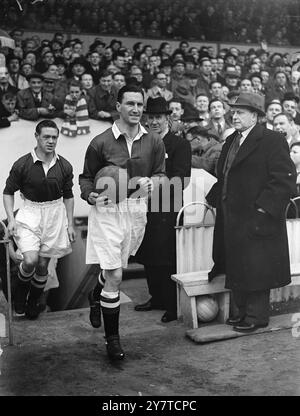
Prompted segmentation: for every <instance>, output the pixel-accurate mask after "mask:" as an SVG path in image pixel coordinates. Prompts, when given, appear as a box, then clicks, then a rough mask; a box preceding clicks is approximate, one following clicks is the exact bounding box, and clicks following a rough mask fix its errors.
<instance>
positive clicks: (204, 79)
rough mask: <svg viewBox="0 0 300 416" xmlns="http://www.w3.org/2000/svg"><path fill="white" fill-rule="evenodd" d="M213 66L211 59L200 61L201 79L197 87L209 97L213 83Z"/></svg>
mask: <svg viewBox="0 0 300 416" xmlns="http://www.w3.org/2000/svg"><path fill="white" fill-rule="evenodd" d="M211 72H212V65H211V62H210V59H209V58H202V59H200V67H199V78H198V82H197V86H198V88H199V89H201V90H202V91H205V92H206V94H207V96H209V94H210V87H209V86H210V83H211V81H212V74H211Z"/></svg>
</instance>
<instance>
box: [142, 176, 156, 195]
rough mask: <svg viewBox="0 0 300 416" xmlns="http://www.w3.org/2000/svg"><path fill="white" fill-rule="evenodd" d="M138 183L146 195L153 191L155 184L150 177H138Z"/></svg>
mask: <svg viewBox="0 0 300 416" xmlns="http://www.w3.org/2000/svg"><path fill="white" fill-rule="evenodd" d="M138 184H139V185H140V188H141V190H142V191H143V192H144V193H145V195H146V196H147V195H149V193H151V192H152V191H153V188H154V185H153V181H152V179H150V178H147V177H145V178H140V179H138Z"/></svg>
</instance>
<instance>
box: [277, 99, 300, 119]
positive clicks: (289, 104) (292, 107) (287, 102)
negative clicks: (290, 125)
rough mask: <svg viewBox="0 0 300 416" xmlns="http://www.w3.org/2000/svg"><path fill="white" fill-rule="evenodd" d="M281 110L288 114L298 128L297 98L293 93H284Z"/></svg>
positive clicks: (299, 117) (299, 115) (299, 116)
mask: <svg viewBox="0 0 300 416" xmlns="http://www.w3.org/2000/svg"><path fill="white" fill-rule="evenodd" d="M281 103H282V108H283V111H284V112H285V113H288V114H290V115H291V116H292V117H293V120H294V122H295V124H297V126H300V114H299V113H298V111H297V107H298V104H299V97H297V96H296V95H295V94H294V93H293V92H286V93H285V94H284V96H283V99H282V102H281Z"/></svg>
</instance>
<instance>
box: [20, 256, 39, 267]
mask: <svg viewBox="0 0 300 416" xmlns="http://www.w3.org/2000/svg"><path fill="white" fill-rule="evenodd" d="M23 258H24V260H23V268H24V269H25V271H27V272H29V271H32V270H33V269H35V268H36V266H37V264H38V254H37V253H23Z"/></svg>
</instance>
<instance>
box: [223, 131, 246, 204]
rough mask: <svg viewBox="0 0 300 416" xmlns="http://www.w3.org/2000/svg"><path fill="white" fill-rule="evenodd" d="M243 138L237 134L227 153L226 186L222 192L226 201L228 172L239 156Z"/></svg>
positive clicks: (225, 166) (225, 167)
mask: <svg viewBox="0 0 300 416" xmlns="http://www.w3.org/2000/svg"><path fill="white" fill-rule="evenodd" d="M241 138H242V134H241V133H240V132H237V134H236V136H235V138H234V140H233V141H232V143H231V146H230V149H229V151H228V153H227V158H226V161H225V164H224V170H223V173H224V184H223V191H222V199H223V200H224V199H226V196H227V180H228V172H229V170H230V168H231V165H232V163H233V161H234V159H235V157H236V155H237V152H238V151H239V148H240V140H241Z"/></svg>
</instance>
